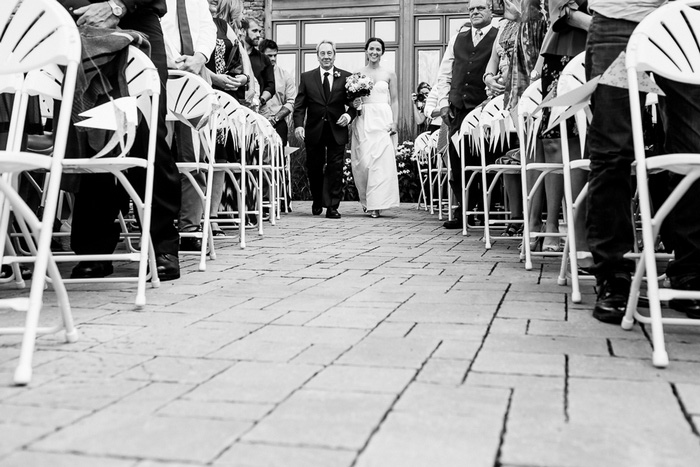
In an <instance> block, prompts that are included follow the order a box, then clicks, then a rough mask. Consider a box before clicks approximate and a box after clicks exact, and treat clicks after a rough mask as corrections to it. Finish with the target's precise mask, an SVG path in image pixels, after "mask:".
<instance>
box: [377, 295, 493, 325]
mask: <svg viewBox="0 0 700 467" xmlns="http://www.w3.org/2000/svg"><path fill="white" fill-rule="evenodd" d="M495 312H496V307H495V306H494V307H489V306H478V307H477V306H475V307H468V306H465V305H461V304H456V303H454V304H450V305H448V306H442V305H441V306H439V307H430V306H428V305H427V304H426V303H419V302H413V301H411V300H409V301H408V302H406V303H404V304H402V305H400V306H399V307H398V308H397V310H396V311H395V312H394V313H392V315H391V318H390V319H389V321H409V322H412V323H445V324H487V323H489V322H490V321H491V319H492V318H493V315H494V313H495Z"/></svg>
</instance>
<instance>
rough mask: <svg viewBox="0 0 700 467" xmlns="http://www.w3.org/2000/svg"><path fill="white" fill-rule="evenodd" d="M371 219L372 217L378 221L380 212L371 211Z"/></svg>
mask: <svg viewBox="0 0 700 467" xmlns="http://www.w3.org/2000/svg"><path fill="white" fill-rule="evenodd" d="M369 217H371V218H372V219H376V218H377V217H379V210H377V209H375V210H374V211H370V212H369Z"/></svg>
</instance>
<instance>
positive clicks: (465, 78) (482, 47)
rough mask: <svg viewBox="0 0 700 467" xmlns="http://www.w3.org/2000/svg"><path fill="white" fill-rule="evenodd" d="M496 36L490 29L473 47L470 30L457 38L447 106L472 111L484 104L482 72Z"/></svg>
mask: <svg viewBox="0 0 700 467" xmlns="http://www.w3.org/2000/svg"><path fill="white" fill-rule="evenodd" d="M497 35H498V29H496V28H491V29H490V30H489V32H487V33H486V35H485V36H484V37H483V38H482V39H481V40H480V41H479V44H478V45H477V46H476V47H474V43H473V42H472V32H471V29H468V30H466V31H464V32H460V33H459V34H458V35H457V39H456V40H455V45H454V57H455V58H454V62H453V63H452V84H451V87H450V97H449V99H450V104H452V105H453V106H455V107H457V108H458V109H473V108H474V107H476V106H477V105H479V104H481V103H482V102H483V101H484V100H486V85H484V81H483V78H484V72H485V71H486V65H487V64H488V62H489V59H490V58H491V49H492V48H493V42H494V41H495V40H496V36H497Z"/></svg>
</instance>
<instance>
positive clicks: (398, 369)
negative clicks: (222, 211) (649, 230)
mask: <svg viewBox="0 0 700 467" xmlns="http://www.w3.org/2000/svg"><path fill="white" fill-rule="evenodd" d="M310 211H311V206H310V203H301V202H296V203H294V212H293V213H290V214H287V215H283V218H282V219H281V221H280V222H278V225H277V226H276V227H270V226H266V228H265V236H264V237H263V238H258V237H257V236H256V235H255V234H253V233H251V234H250V237H249V244H248V248H247V249H245V250H239V249H238V247H237V246H236V245H235V241H233V240H231V241H227V242H224V243H220V244H219V245H220V247H219V248H218V250H217V255H218V258H217V260H216V261H210V262H209V263H208V268H209V270H208V271H207V272H204V273H202V272H197V271H196V270H195V260H194V258H193V257H190V259H188V260H187V261H186V263H187V266H186V267H185V268H184V269H183V273H184V274H183V277H182V279H181V280H179V281H176V282H169V283H163V284H162V286H161V287H160V288H159V289H149V290H148V299H149V303H150V304H149V306H148V307H147V308H146V310H144V311H134V309H133V305H132V301H133V290H132V289H131V288H130V286H124V285H123V284H120V285H116V286H108V287H105V286H92V287H87V286H82V287H80V288H78V287H72V288H71V291H72V292H71V298H72V304H73V306H74V308H75V310H74V312H75V316H76V319H77V322H78V324H79V327H80V331H81V333H82V336H81V337H82V338H81V340H80V341H79V342H78V343H76V344H64V343H62V342H60V341H58V340H57V339H56V338H48V339H46V338H45V339H42V340H41V343H40V345H39V350H38V351H37V353H36V358H35V362H36V363H35V377H34V381H33V382H32V384H31V385H30V386H29V387H28V388H14V387H12V386H10V382H11V375H12V370H13V368H14V363H13V361H14V359H16V357H17V354H18V346H17V344H16V343H17V339H16V338H9V337H6V336H3V337H2V340H0V364H2V373H1V374H0V377H1V381H2V382H1V383H0V414H2V416H0V420H1V422H0V466H23V467H26V466H61V465H71V466H100V467H103V466H104V467H127V466H128V467H136V466H138V467H146V466H149V467H153V466H166V465H168V466H185V465H186V466H203V465H215V466H283V467H293V466H300V467H311V466H319V467H334V466H339V467H347V466H363V467H366V466H381V467H389V466H397V467H409V466H420V467H425V466H439V467H445V466H453V465H454V466H458V465H459V466H464V465H468V466H470V467H471V466H494V465H509V466H524V465H528V466H534V465H537V466H577V465H581V466H584V465H586V466H590V465H615V466H623V465H629V466H637V465H693V464H696V463H697V459H698V458H700V441H699V439H698V435H697V433H698V431H697V429H698V427H700V331H698V330H694V331H687V330H686V331H679V330H677V331H675V333H674V331H673V330H669V334H668V345H669V353H670V354H671V358H672V363H671V366H670V367H669V368H668V369H666V370H657V369H654V368H653V367H652V366H651V362H650V350H649V343H648V341H647V339H646V337H645V336H644V334H643V333H642V331H641V330H640V328H639V327H636V328H635V329H634V330H633V331H632V332H624V331H622V330H621V329H619V328H618V327H616V326H610V325H603V324H600V323H598V322H597V321H595V320H593V318H591V316H590V311H589V310H590V308H591V304H592V301H593V299H594V297H593V295H592V293H593V290H592V288H591V287H587V288H586V289H585V290H584V293H585V296H584V301H585V302H586V303H585V304H583V305H573V304H572V303H571V302H570V301H569V299H568V296H567V292H568V288H566V287H561V286H558V285H556V273H557V268H558V264H556V263H555V262H554V261H553V260H550V262H548V263H547V264H546V265H545V266H542V267H540V266H539V264H540V263H537V262H536V267H535V270H533V271H525V270H524V268H523V266H522V264H521V263H520V262H519V261H518V255H517V250H516V249H515V247H516V244H514V243H512V242H510V243H506V242H500V243H499V242H497V243H496V244H495V245H494V248H493V249H492V250H491V251H490V252H488V253H485V252H484V250H483V246H482V243H481V242H480V241H479V237H478V236H472V237H462V236H461V232H459V231H446V230H444V229H442V228H441V227H440V224H441V223H440V222H438V221H437V219H436V218H435V217H431V216H430V215H429V214H427V213H425V212H423V211H416V210H415V209H414V205H403V206H402V207H401V208H400V209H396V210H394V211H392V212H389V213H387V215H385V216H384V217H382V218H379V219H370V218H369V217H368V216H366V215H364V214H362V212H361V210H360V208H359V205H357V204H355V203H342V204H341V207H340V212H341V214H342V215H343V218H342V219H340V220H330V219H325V218H324V217H312V216H311V214H310ZM226 243H227V244H228V246H227V247H224V246H223V245H224V244H226ZM78 289H80V290H78ZM90 289H92V290H90ZM95 290H99V291H95ZM50 298H51V296H49V298H48V299H47V301H49V300H50ZM47 311H48V312H47V313H45V314H44V316H45V317H47V318H49V315H52V313H49V312H51V311H53V310H47ZM17 319H18V318H17V317H16V316H14V315H13V314H12V313H9V312H5V311H3V312H0V326H4V325H7V324H9V323H10V322H16V321H17ZM653 422H655V423H656V424H657V425H656V426H658V427H660V428H655V427H654V426H653V425H651V424H652V423H653ZM654 440H656V441H657V442H658V445H657V446H654V447H652V444H651V443H652V442H653V441H654Z"/></svg>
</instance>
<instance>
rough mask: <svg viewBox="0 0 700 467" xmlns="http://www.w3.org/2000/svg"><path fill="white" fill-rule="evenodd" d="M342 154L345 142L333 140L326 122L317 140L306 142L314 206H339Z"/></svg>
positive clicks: (341, 187)
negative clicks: (340, 142) (339, 142)
mask: <svg viewBox="0 0 700 467" xmlns="http://www.w3.org/2000/svg"><path fill="white" fill-rule="evenodd" d="M344 156H345V144H338V143H337V142H336V141H335V138H334V137H333V132H332V130H331V127H330V124H328V123H326V125H325V127H324V128H323V133H322V135H321V139H320V140H319V141H317V142H315V143H306V171H307V174H308V176H309V185H310V188H311V196H312V198H313V206H314V207H315V208H320V207H326V208H332V209H338V206H340V197H341V196H342V193H343V162H344ZM324 164H325V170H324Z"/></svg>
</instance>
